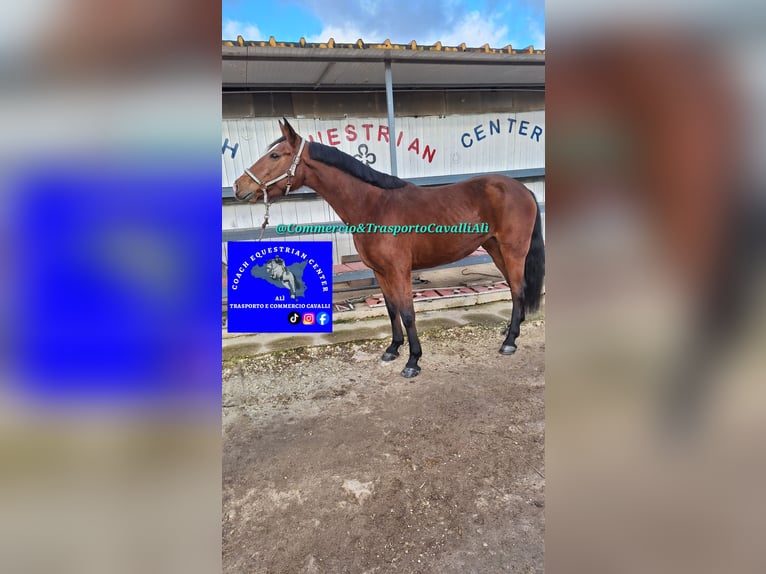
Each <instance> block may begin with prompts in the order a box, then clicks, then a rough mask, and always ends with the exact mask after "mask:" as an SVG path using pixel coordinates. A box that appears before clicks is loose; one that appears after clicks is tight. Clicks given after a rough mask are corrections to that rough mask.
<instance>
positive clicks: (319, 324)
mask: <svg viewBox="0 0 766 574" xmlns="http://www.w3.org/2000/svg"><path fill="white" fill-rule="evenodd" d="M228 251H229V258H228V259H229V269H228V309H227V312H228V331H229V332H230V333H330V332H332V242H330V241H316V242H308V241H284V242H261V241H258V242H254V241H230V242H229V243H228Z"/></svg>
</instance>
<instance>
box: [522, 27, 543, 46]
mask: <svg viewBox="0 0 766 574" xmlns="http://www.w3.org/2000/svg"><path fill="white" fill-rule="evenodd" d="M528 28H529V36H530V37H531V38H532V45H533V46H534V47H535V48H536V49H538V50H545V30H544V29H542V28H541V27H540V24H539V23H538V22H537V21H535V20H530V21H529V27H528ZM519 47H520V48H521V47H524V46H519Z"/></svg>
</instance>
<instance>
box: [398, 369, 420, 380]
mask: <svg viewBox="0 0 766 574" xmlns="http://www.w3.org/2000/svg"><path fill="white" fill-rule="evenodd" d="M418 373H420V367H404V370H403V371H402V376H403V377H404V378H405V379H411V378H412V377H417V376H418Z"/></svg>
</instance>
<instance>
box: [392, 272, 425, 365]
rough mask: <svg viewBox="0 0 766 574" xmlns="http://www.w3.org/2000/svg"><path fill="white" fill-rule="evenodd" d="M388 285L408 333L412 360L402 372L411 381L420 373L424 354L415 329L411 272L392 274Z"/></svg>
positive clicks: (409, 360)
mask: <svg viewBox="0 0 766 574" xmlns="http://www.w3.org/2000/svg"><path fill="white" fill-rule="evenodd" d="M388 284H389V288H390V290H391V301H392V302H393V304H394V305H395V306H396V307H397V308H398V309H399V316H400V317H401V318H402V323H403V324H404V330H405V331H406V332H407V342H408V343H409V345H410V358H409V359H408V360H407V364H406V365H405V366H404V369H403V370H402V376H403V377H405V378H407V379H410V378H412V377H416V376H417V375H418V374H419V373H420V366H419V365H418V361H419V360H420V357H421V355H422V354H423V351H422V349H421V348H420V339H418V331H417V329H416V328H415V304H414V303H413V300H412V272H411V270H409V269H407V270H402V271H398V272H393V273H391V276H390V277H389V278H388Z"/></svg>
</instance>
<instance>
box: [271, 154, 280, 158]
mask: <svg viewBox="0 0 766 574" xmlns="http://www.w3.org/2000/svg"><path fill="white" fill-rule="evenodd" d="M269 157H271V159H279V154H278V153H273V154H271V156H269Z"/></svg>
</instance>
